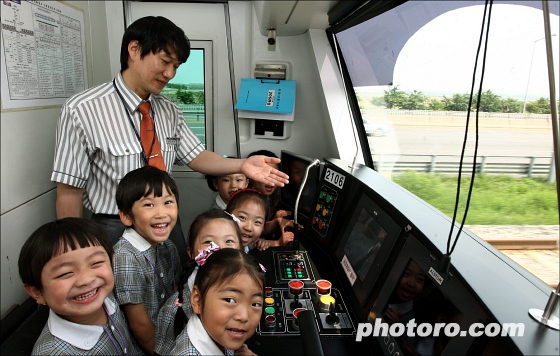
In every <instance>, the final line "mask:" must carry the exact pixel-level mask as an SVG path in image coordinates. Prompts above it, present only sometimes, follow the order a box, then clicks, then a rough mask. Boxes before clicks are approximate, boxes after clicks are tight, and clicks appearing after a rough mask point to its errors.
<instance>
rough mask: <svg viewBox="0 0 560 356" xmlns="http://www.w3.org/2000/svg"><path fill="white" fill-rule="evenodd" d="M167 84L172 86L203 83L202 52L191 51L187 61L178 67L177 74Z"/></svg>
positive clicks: (200, 50) (198, 50)
mask: <svg viewBox="0 0 560 356" xmlns="http://www.w3.org/2000/svg"><path fill="white" fill-rule="evenodd" d="M169 82H170V83H173V84H192V83H200V84H202V83H204V50H202V49H191V54H190V56H189V59H188V60H187V62H186V63H184V64H181V66H179V69H177V74H175V77H173V79H171V80H170V81H169Z"/></svg>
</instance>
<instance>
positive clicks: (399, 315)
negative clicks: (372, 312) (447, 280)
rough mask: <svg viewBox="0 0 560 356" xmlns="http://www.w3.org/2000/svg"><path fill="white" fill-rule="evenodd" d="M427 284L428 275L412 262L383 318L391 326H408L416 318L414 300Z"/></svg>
mask: <svg viewBox="0 0 560 356" xmlns="http://www.w3.org/2000/svg"><path fill="white" fill-rule="evenodd" d="M425 283H426V273H424V271H423V270H422V268H421V267H420V266H419V265H418V264H417V263H416V262H414V260H410V262H409V263H408V265H407V267H406V270H405V272H404V274H403V276H402V277H401V279H400V281H399V284H398V285H397V287H396V288H395V291H394V292H393V295H392V296H391V299H390V300H389V305H388V306H387V309H386V310H385V312H384V313H383V318H384V319H385V320H386V321H387V322H388V323H389V324H393V323H402V324H406V323H407V322H408V321H409V320H411V319H412V318H414V309H413V303H414V299H415V298H417V297H418V296H419V295H420V293H422V291H423V290H424V284H425Z"/></svg>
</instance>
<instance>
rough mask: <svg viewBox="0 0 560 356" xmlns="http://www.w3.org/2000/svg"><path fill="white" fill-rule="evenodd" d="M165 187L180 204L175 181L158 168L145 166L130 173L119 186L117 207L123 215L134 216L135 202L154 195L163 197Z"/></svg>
mask: <svg viewBox="0 0 560 356" xmlns="http://www.w3.org/2000/svg"><path fill="white" fill-rule="evenodd" d="M163 187H165V189H166V190H167V192H168V193H170V194H173V195H174V196H175V200H177V204H179V189H178V188H177V184H176V183H175V180H174V179H173V178H172V177H171V176H170V175H169V174H167V172H165V171H162V170H161V169H158V168H156V167H152V166H144V167H142V168H138V169H135V170H133V171H130V172H128V173H127V174H126V175H125V176H124V178H123V179H122V180H121V181H120V182H119V185H118V186H117V194H116V200H117V207H118V208H119V210H120V211H122V212H123V213H125V214H127V215H130V216H132V206H133V205H134V202H136V201H138V200H140V198H142V197H147V196H148V195H150V194H152V192H153V193H154V196H156V197H161V196H162V195H163Z"/></svg>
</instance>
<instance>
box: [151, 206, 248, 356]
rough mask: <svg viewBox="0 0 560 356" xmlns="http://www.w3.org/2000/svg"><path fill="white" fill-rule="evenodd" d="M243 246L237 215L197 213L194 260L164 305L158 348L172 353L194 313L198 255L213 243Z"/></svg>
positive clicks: (192, 241)
mask: <svg viewBox="0 0 560 356" xmlns="http://www.w3.org/2000/svg"><path fill="white" fill-rule="evenodd" d="M211 245H213V246H218V247H219V248H224V249H225V248H232V249H240V248H241V246H242V245H241V230H239V225H238V223H237V222H236V221H234V219H233V217H232V216H231V215H229V214H228V213H226V212H224V211H222V210H217V209H213V210H209V211H207V212H204V213H202V214H200V215H199V216H197V217H196V219H195V220H194V221H193V223H192V224H191V227H190V230H189V243H188V247H187V254H188V256H189V257H190V260H189V261H188V262H187V263H186V264H185V265H184V266H183V274H182V275H181V280H180V282H179V286H178V290H177V292H175V293H174V294H173V295H171V297H169V298H168V299H167V300H166V301H165V304H164V305H163V306H162V307H161V309H160V311H159V314H158V319H157V323H156V334H155V347H154V351H155V353H156V354H158V355H169V353H170V352H171V350H172V349H173V347H174V346H175V339H176V337H177V335H179V333H180V332H181V330H183V328H184V327H185V325H186V324H187V321H188V319H189V318H190V317H191V316H192V315H193V311H192V308H191V303H190V298H191V291H192V289H193V283H194V279H195V276H196V274H197V270H196V268H197V264H196V261H195V260H194V257H195V256H196V254H197V253H198V252H201V251H203V250H205V249H206V248H208V247H209V246H211Z"/></svg>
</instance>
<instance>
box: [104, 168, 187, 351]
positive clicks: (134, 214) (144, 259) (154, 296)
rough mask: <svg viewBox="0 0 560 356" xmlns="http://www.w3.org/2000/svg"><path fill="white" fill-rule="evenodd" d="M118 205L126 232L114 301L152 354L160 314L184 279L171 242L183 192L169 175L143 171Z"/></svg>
mask: <svg viewBox="0 0 560 356" xmlns="http://www.w3.org/2000/svg"><path fill="white" fill-rule="evenodd" d="M116 200H117V206H118V207H119V216H120V219H121V221H122V223H123V224H124V225H126V226H127V229H126V230H125V231H124V233H123V236H122V237H121V238H120V239H119V241H118V242H117V243H116V244H115V246H114V248H115V262H114V272H115V295H116V297H117V301H118V302H119V304H120V305H121V306H122V308H123V311H124V313H125V315H126V318H127V320H128V323H129V325H130V330H131V331H132V334H133V335H134V337H135V338H136V340H137V341H138V343H139V344H140V346H141V347H142V348H143V349H144V351H146V352H147V353H149V354H153V352H154V337H155V322H156V321H157V316H158V312H159V309H160V308H161V307H162V305H163V304H164V303H165V301H166V300H167V298H169V296H171V295H172V294H173V293H174V292H175V291H176V289H177V288H176V287H177V283H178V281H179V278H180V276H181V263H180V260H179V253H178V251H177V248H176V247H175V245H174V244H173V242H171V241H170V240H168V238H169V234H170V233H171V230H172V229H173V227H174V226H175V223H176V221H177V215H178V200H179V191H178V189H177V185H176V184H175V181H174V180H173V178H171V176H169V174H167V172H165V171H162V170H160V169H158V168H155V167H152V166H144V167H142V168H139V169H136V170H133V171H131V172H129V173H128V174H127V175H125V176H124V178H123V179H122V180H121V182H120V183H119V185H118V187H117V194H116Z"/></svg>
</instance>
